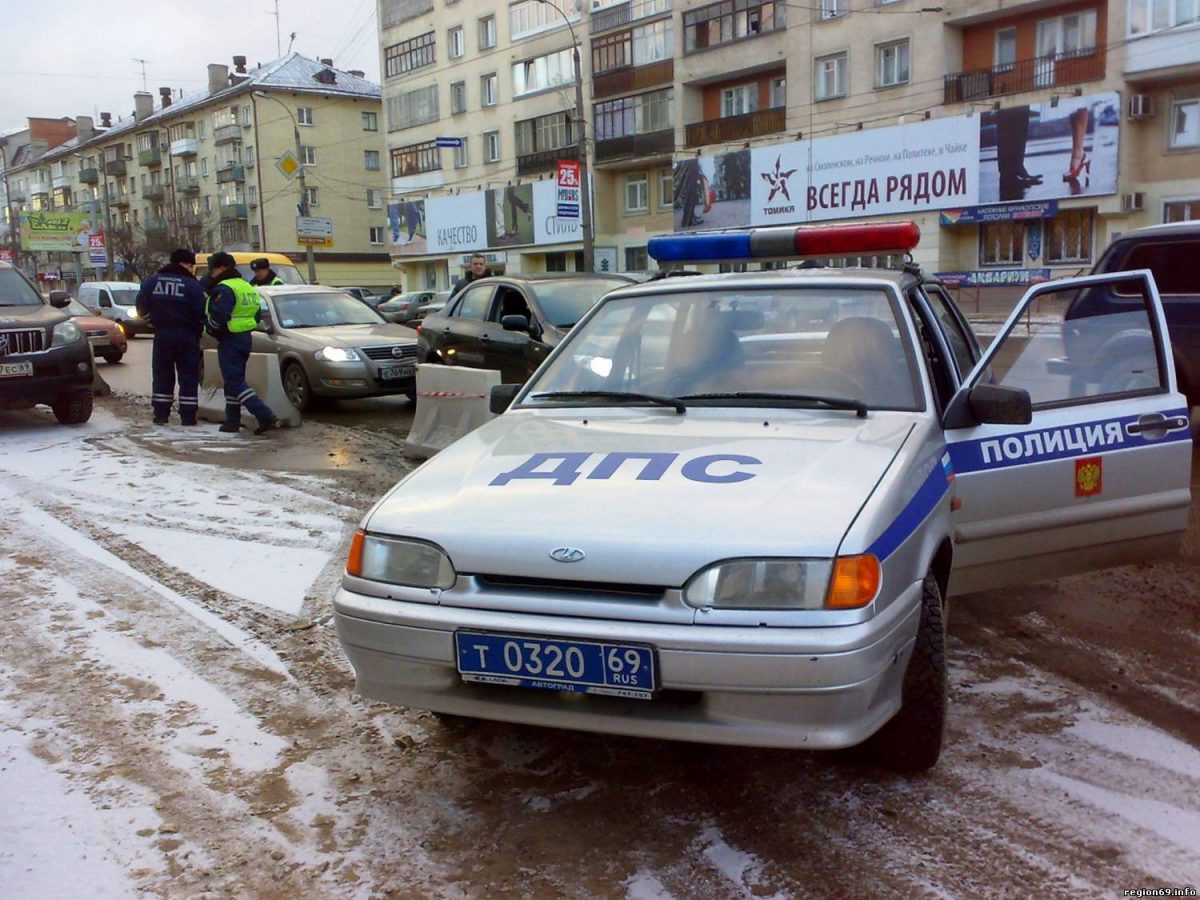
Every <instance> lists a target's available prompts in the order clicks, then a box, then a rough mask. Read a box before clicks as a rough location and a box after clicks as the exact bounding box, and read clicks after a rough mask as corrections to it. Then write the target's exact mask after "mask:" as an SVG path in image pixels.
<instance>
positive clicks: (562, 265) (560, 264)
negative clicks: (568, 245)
mask: <svg viewBox="0 0 1200 900" xmlns="http://www.w3.org/2000/svg"><path fill="white" fill-rule="evenodd" d="M546 271H547V272H565V271H567V254H565V253H547V254H546Z"/></svg>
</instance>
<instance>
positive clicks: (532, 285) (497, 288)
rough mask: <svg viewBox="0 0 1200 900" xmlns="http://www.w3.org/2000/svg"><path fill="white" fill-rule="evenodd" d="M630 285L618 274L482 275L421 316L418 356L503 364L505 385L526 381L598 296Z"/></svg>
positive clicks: (484, 365) (435, 360) (462, 363)
mask: <svg viewBox="0 0 1200 900" xmlns="http://www.w3.org/2000/svg"><path fill="white" fill-rule="evenodd" d="M631 283H632V280H631V279H629V278H625V277H623V276H619V275H562V274H559V273H548V274H545V275H501V276H497V277H493V278H481V279H479V280H478V281H473V282H471V283H470V284H469V285H467V286H466V287H465V288H463V289H462V290H461V291H460V292H459V293H458V295H457V296H455V298H454V299H453V301H451V302H450V304H449V305H448V306H446V308H444V309H443V310H441V311H440V312H437V313H433V314H432V315H429V316H426V317H425V318H424V319H423V320H422V321H421V324H420V327H419V328H418V329H417V333H418V334H419V335H420V359H421V361H422V362H426V363H440V364H442V365H447V366H469V367H472V368H476V369H498V370H499V371H500V377H501V379H502V380H503V381H504V382H505V383H510V382H520V381H524V380H525V379H526V378H528V377H529V376H530V375H532V374H533V371H534V370H535V369H536V368H537V367H538V366H540V365H541V364H542V361H543V360H544V359H545V358H546V356H547V354H549V352H550V351H551V350H553V349H554V348H555V347H556V346H557V345H558V343H559V342H560V341H561V340H562V339H563V336H564V335H565V334H566V333H567V332H568V331H570V330H571V328H572V327H573V326H574V325H575V323H576V322H578V321H579V320H580V319H582V318H583V316H584V315H585V314H586V313H587V311H588V310H589V309H591V308H592V307H593V306H595V305H596V301H598V300H599V299H600V298H601V297H603V296H604V295H605V294H607V293H608V292H609V291H611V290H613V289H614V288H618V287H621V286H622V285H626V284H631Z"/></svg>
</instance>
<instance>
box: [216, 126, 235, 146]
mask: <svg viewBox="0 0 1200 900" xmlns="http://www.w3.org/2000/svg"><path fill="white" fill-rule="evenodd" d="M241 139H242V127H241V126H240V125H237V124H236V123H235V124H233V125H222V126H221V127H220V128H214V129H213V143H215V144H228V143H229V142H230V141H240V140H241Z"/></svg>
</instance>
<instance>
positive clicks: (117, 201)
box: [108, 190, 129, 206]
mask: <svg viewBox="0 0 1200 900" xmlns="http://www.w3.org/2000/svg"><path fill="white" fill-rule="evenodd" d="M108 202H109V205H111V206H129V191H124V190H111V191H109V192H108Z"/></svg>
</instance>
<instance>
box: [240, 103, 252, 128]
mask: <svg viewBox="0 0 1200 900" xmlns="http://www.w3.org/2000/svg"><path fill="white" fill-rule="evenodd" d="M253 121H254V111H253V110H251V109H250V104H246V105H245V106H243V107H242V124H243V125H249V124H251V123H252V122H253Z"/></svg>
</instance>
